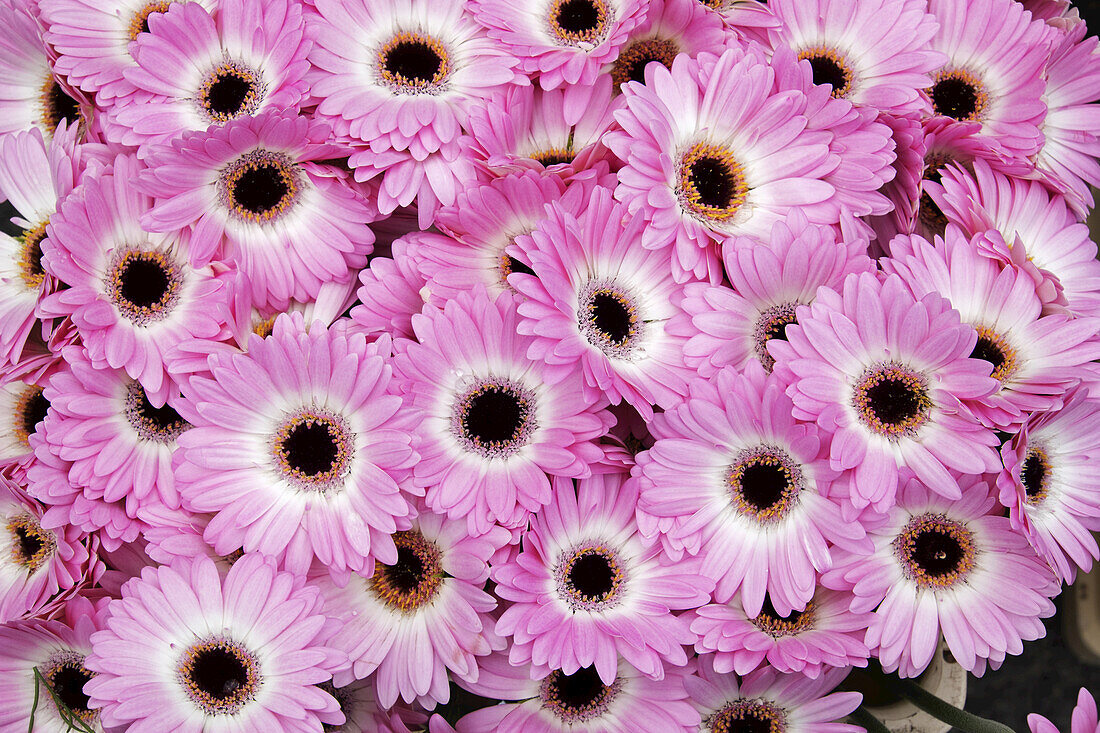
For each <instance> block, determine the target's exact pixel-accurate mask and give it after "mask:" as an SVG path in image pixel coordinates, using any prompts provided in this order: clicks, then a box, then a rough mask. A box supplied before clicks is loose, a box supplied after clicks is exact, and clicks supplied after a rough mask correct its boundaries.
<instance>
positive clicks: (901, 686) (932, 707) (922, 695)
mask: <svg viewBox="0 0 1100 733" xmlns="http://www.w3.org/2000/svg"><path fill="white" fill-rule="evenodd" d="M884 676H885V677H886V679H887V684H889V685H890V686H891V687H893V688H894V691H895V692H897V693H898V694H899V695H901V696H902V697H904V698H905V699H907V700H909V702H911V703H913V704H914V705H916V706H917V707H918V708H920V709H921V710H923V711H924V712H926V713H928V714H929V715H931V716H932V717H934V718H936V719H937V720H942V721H943V722H945V723H949V724H950V725H952V726H954V727H956V728H958V729H959V730H961V731H963V732H964V733H1015V731H1013V730H1012V729H1011V728H1009V727H1008V726H1007V725H1005V724H1004V723H998V722H997V721H995V720H989V719H988V718H982V717H979V716H977V715H974V714H973V713H968V712H966V711H965V710H960V709H958V708H957V707H955V706H954V705H952V704H951V703H949V702H945V701H944V700H941V699H940V698H938V697H936V696H935V695H933V694H932V693H931V692H929V691H928V690H926V689H924V688H923V687H921V686H920V685H918V684H917V683H916V682H913V681H912V680H905V679H901V678H899V677H895V676H894V675H884Z"/></svg>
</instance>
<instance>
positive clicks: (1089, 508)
mask: <svg viewBox="0 0 1100 733" xmlns="http://www.w3.org/2000/svg"><path fill="white" fill-rule="evenodd" d="M1098 412H1100V405H1098V404H1097V403H1096V402H1095V401H1093V400H1090V399H1088V398H1087V393H1086V391H1085V390H1083V389H1082V390H1076V391H1075V392H1073V393H1072V394H1071V395H1070V396H1069V397H1068V398H1067V399H1066V403H1065V406H1064V407H1062V409H1060V410H1054V411H1050V412H1045V413H1037V414H1035V415H1033V416H1032V417H1031V418H1030V419H1029V420H1028V421H1027V423H1025V424H1024V426H1023V428H1022V429H1021V430H1020V432H1019V433H1017V434H1016V435H1015V436H1014V437H1013V438H1012V440H1011V441H1009V442H1007V443H1005V445H1004V446H1003V447H1002V448H1001V456H1002V457H1003V459H1004V466H1005V468H1004V470H1003V471H1002V472H1001V473H1000V474H998V476H997V488H998V489H1000V496H999V498H1000V502H1001V504H1003V505H1004V506H1006V507H1008V508H1009V517H1010V518H1011V519H1012V525H1013V527H1016V528H1017V529H1020V530H1022V531H1023V532H1024V533H1025V534H1026V535H1027V538H1028V539H1029V540H1030V541H1031V545H1032V547H1034V548H1035V550H1036V551H1037V552H1038V553H1039V556H1040V557H1042V558H1043V559H1044V560H1045V561H1046V562H1047V563H1049V564H1050V566H1051V567H1052V568H1053V569H1054V571H1055V572H1056V573H1057V574H1058V577H1059V580H1062V581H1065V582H1067V583H1072V582H1073V581H1074V578H1075V577H1076V576H1077V568H1081V569H1082V570H1083V571H1085V572H1088V571H1089V569H1090V568H1091V567H1092V563H1093V561H1094V560H1098V559H1100V547H1097V544H1096V539H1095V538H1094V537H1093V536H1092V534H1091V533H1090V531H1096V530H1098V529H1100V489H1098V486H1100V480H1098V479H1097V473H1096V472H1095V471H1094V470H1093V469H1094V467H1093V463H1094V462H1095V461H1096V455H1097V454H1096V446H1097V444H1098V443H1100V438H1098V437H1097V436H1096V433H1095V431H1094V430H1092V429H1091V426H1092V425H1094V424H1095V423H1094V420H1095V419H1096V416H1097V413H1098Z"/></svg>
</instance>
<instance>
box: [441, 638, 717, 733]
mask: <svg viewBox="0 0 1100 733" xmlns="http://www.w3.org/2000/svg"><path fill="white" fill-rule="evenodd" d="M480 665H481V675H480V677H479V678H478V681H477V682H475V683H469V684H466V683H464V684H463V685H462V686H463V687H465V688H467V689H468V690H470V691H472V692H474V693H476V694H478V695H483V696H486V697H489V698H492V699H496V700H504V701H512V700H515V701H516V702H506V703H505V704H503V705H491V706H489V707H485V708H482V709H481V710H477V711H474V712H472V713H469V714H467V715H466V716H465V717H463V718H462V719H461V720H459V721H458V725H457V726H455V727H456V730H457V731H458V733H484V731H489V730H491V731H496V732H497V733H536V732H537V733H619V732H620V731H661V733H694V732H695V731H697V730H698V726H699V713H697V712H696V711H695V709H694V708H693V707H692V705H691V703H690V701H689V700H688V699H687V691H686V690H685V689H684V681H685V680H686V679H688V676H687V673H688V670H689V669H690V668H685V669H678V668H671V669H669V670H668V671H667V673H666V674H665V677H664V679H663V680H653V679H650V678H649V677H646V676H645V675H642V674H640V673H639V672H638V671H637V670H635V669H634V668H633V667H631V666H630V665H629V664H626V663H625V662H620V663H619V667H618V671H617V673H616V674H615V681H614V682H611V683H606V682H604V681H603V680H601V679H600V675H599V674H598V673H597V672H596V669H595V667H584V668H582V669H579V670H577V671H576V672H573V673H570V674H566V673H565V672H563V671H561V670H554V671H552V672H551V673H550V674H549V675H547V676H546V677H543V678H542V679H534V678H533V676H532V674H531V670H530V669H529V668H528V667H527V666H526V665H521V666H518V667H513V666H512V665H511V664H509V662H508V657H507V655H506V654H504V653H503V652H501V653H497V654H493V655H490V656H489V657H486V658H485V659H484V660H482V661H481V662H480Z"/></svg>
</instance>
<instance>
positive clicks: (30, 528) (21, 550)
mask: <svg viewBox="0 0 1100 733" xmlns="http://www.w3.org/2000/svg"><path fill="white" fill-rule="evenodd" d="M7 529H8V532H9V533H10V535H11V538H12V540H13V541H12V560H13V561H14V562H15V563H16V564H17V565H22V566H23V567H25V568H26V569H27V572H28V573H33V572H35V571H36V570H38V569H39V568H40V567H42V565H43V564H45V563H46V561H47V560H49V559H50V556H52V555H53V552H54V549H55V548H56V546H57V545H56V543H55V542H54V538H53V534H52V533H50V532H47V531H46V530H44V529H42V525H41V524H39V523H38V519H36V518H35V517H33V516H31V515H30V514H20V515H17V516H15V517H12V518H11V519H9V520H8V524H7Z"/></svg>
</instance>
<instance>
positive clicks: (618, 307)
mask: <svg viewBox="0 0 1100 733" xmlns="http://www.w3.org/2000/svg"><path fill="white" fill-rule="evenodd" d="M588 307H589V309H590V310H591V311H592V322H593V324H594V325H595V326H596V328H597V329H598V330H599V331H600V333H602V334H603V335H604V336H606V337H607V340H608V341H611V342H612V343H615V344H621V343H622V342H624V341H626V339H627V337H628V336H630V331H631V323H630V321H631V313H630V309H629V307H628V305H627V304H626V303H624V302H623V297H622V296H621V295H619V294H618V293H610V292H598V293H596V294H595V295H594V296H592V302H591V303H590V304H589V306H588Z"/></svg>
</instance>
